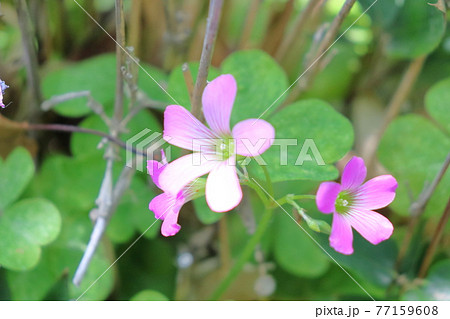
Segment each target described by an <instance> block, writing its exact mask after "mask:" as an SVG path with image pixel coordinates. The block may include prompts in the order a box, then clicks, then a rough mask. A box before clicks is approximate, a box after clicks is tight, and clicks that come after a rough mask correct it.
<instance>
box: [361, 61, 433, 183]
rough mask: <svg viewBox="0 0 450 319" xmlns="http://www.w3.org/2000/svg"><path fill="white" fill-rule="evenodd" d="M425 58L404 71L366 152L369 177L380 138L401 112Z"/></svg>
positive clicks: (411, 64) (414, 62)
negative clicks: (381, 122)
mask: <svg viewBox="0 0 450 319" xmlns="http://www.w3.org/2000/svg"><path fill="white" fill-rule="evenodd" d="M425 59H426V57H425V56H423V57H419V58H416V59H415V60H413V61H412V62H411V63H410V65H409V66H408V68H407V69H406V72H405V74H404V75H403V78H402V80H401V82H400V84H399V86H398V87H397V89H396V91H395V93H394V95H393V97H392V99H391V101H390V102H389V105H388V108H387V109H388V110H387V113H386V115H385V117H384V120H383V124H382V125H381V127H380V129H379V130H378V132H377V135H376V137H375V140H374V142H373V144H372V145H371V148H370V150H369V151H368V152H367V160H366V165H367V171H368V175H371V173H373V170H374V162H375V155H376V151H377V149H378V145H379V144H380V141H381V138H382V137H383V135H384V132H385V131H386V129H387V127H388V126H389V124H390V123H391V122H392V120H393V119H394V118H395V117H396V116H397V115H398V113H399V112H400V110H401V107H402V106H403V103H404V102H405V101H406V99H407V97H408V95H409V93H410V92H411V89H412V88H413V86H414V84H415V83H416V80H417V78H418V76H419V74H420V71H421V70H422V67H423V64H424V62H425Z"/></svg>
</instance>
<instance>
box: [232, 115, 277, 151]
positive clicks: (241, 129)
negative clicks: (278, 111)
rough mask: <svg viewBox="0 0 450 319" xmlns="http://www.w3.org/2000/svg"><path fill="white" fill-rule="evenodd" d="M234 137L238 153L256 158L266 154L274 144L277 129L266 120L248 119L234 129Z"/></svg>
mask: <svg viewBox="0 0 450 319" xmlns="http://www.w3.org/2000/svg"><path fill="white" fill-rule="evenodd" d="M232 136H233V138H234V139H235V143H236V153H237V154H239V155H243V156H256V155H260V154H262V153H264V152H265V151H266V150H267V149H268V148H269V147H270V146H271V145H272V143H273V140H274V138H275V129H274V128H273V126H272V125H271V124H270V123H269V122H266V121H264V120H258V119H248V120H244V121H241V122H239V123H237V124H236V125H235V126H234V127H233V132H232Z"/></svg>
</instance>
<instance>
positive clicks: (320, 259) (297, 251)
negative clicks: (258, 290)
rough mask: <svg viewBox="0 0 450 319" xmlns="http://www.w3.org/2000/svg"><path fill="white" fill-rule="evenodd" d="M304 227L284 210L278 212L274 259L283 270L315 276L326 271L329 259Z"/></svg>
mask: <svg viewBox="0 0 450 319" xmlns="http://www.w3.org/2000/svg"><path fill="white" fill-rule="evenodd" d="M305 226H306V225H304V226H303V228H304V229H306V227H305ZM304 229H301V228H300V227H299V226H298V225H297V224H296V223H295V221H294V220H292V218H290V217H289V216H287V214H286V213H285V212H279V213H278V215H277V216H276V229H275V232H276V236H275V243H274V254H275V259H276V261H277V262H278V263H279V264H280V266H281V267H282V268H283V269H284V270H286V271H288V272H289V273H291V274H293V275H295V276H299V277H309V278H316V277H319V276H321V275H323V274H324V273H325V272H326V271H327V269H328V267H329V259H328V257H327V256H326V255H325V254H324V253H323V251H322V250H321V249H320V247H319V246H318V245H317V244H316V243H315V242H314V241H313V240H312V239H311V238H310V237H309V236H308V234H306V233H305V232H306V230H304Z"/></svg>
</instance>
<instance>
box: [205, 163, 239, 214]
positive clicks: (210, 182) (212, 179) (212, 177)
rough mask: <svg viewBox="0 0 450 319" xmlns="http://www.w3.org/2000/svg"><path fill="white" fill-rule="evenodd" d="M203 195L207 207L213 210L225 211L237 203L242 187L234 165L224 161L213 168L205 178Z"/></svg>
mask: <svg viewBox="0 0 450 319" xmlns="http://www.w3.org/2000/svg"><path fill="white" fill-rule="evenodd" d="M205 196H206V202H207V203H208V206H209V208H211V210H212V211H214V212H218V213H222V212H227V211H229V210H232V209H233V208H235V207H236V206H237V205H239V203H240V202H241V199H242V189H241V185H240V184H239V178H238V176H237V174H236V167H235V166H234V165H230V164H229V161H224V162H222V163H221V164H220V165H219V166H217V167H216V168H214V169H213V170H212V171H211V173H209V175H208V179H207V180H206V190H205Z"/></svg>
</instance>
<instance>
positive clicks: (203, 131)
mask: <svg viewBox="0 0 450 319" xmlns="http://www.w3.org/2000/svg"><path fill="white" fill-rule="evenodd" d="M216 138H217V137H216V136H215V135H214V134H213V133H212V132H211V130H210V129H209V128H207V127H206V126H205V125H204V124H203V123H201V122H200V121H199V120H197V119H196V118H195V117H194V116H193V115H192V114H191V113H189V111H187V110H186V109H185V108H184V107H182V106H179V105H169V106H168V107H167V108H166V110H165V111H164V139H165V140H166V141H167V142H168V143H170V144H172V145H175V146H178V147H181V148H184V149H187V150H191V151H192V150H197V151H198V150H200V148H201V147H202V146H205V145H208V146H212V145H214V139H216Z"/></svg>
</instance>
